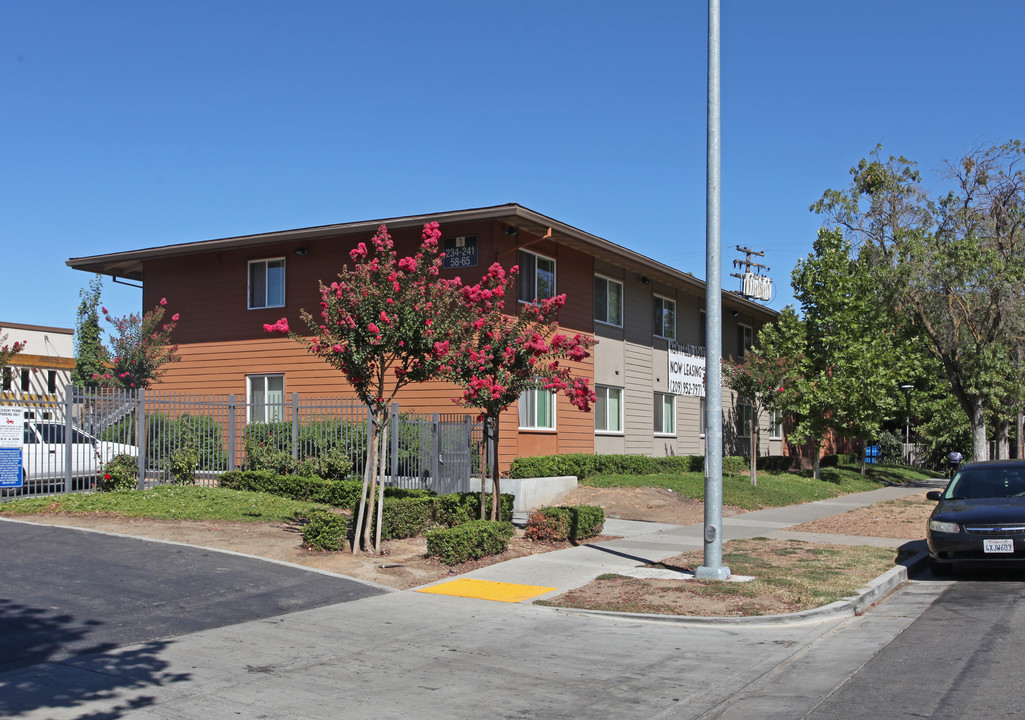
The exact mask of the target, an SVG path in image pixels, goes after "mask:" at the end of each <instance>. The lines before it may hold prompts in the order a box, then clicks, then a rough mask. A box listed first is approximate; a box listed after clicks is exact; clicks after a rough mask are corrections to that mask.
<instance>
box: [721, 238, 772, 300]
mask: <svg viewBox="0 0 1025 720" xmlns="http://www.w3.org/2000/svg"><path fill="white" fill-rule="evenodd" d="M737 252H742V253H744V254H745V256H746V257H745V258H744V259H743V260H736V259H734V261H733V267H734V269H736V268H738V267H740V266H741V265H743V266H744V272H743V273H735V272H734V273H730V277H735V278H738V279H739V280H740V294H741V295H743V296H744V297H746V298H748V299H749V300H770V299H772V280H771V279H770V278H769V277H767V276H765V275H762V271H763V270H764V271H765V272H768V271H769V270H771V269H772V268H770V267H769V266H768V265H762V264H761V263H757V262H755V261H754V260H752V259H751V256H752V255H757V256H758V257H765V253H764V252H759V251H757V250H752V249H751V248H747V247H740V245H737ZM751 268H754V269H755V271H756V273H755V274H754V276H753V277H752V273H751Z"/></svg>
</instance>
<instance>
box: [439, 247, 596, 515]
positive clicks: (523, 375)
mask: <svg viewBox="0 0 1025 720" xmlns="http://www.w3.org/2000/svg"><path fill="white" fill-rule="evenodd" d="M518 272H519V268H518V267H516V266H513V267H512V268H511V269H510V270H509V271H508V272H506V271H505V270H504V269H503V268H502V266H501V265H499V264H498V263H495V264H493V265H492V266H491V267H490V268H488V271H487V273H486V274H485V275H484V277H483V279H482V280H481V281H480V282H479V283H477V284H476V285H467V286H464V287H463V288H462V289H461V291H460V298H461V300H462V304H463V307H464V309H465V311H466V313H467V314H468V315H469V317H471V318H472V320H471V323H470V325H469V327H468V328H466V329H465V332H463V333H459V334H458V337H461V338H462V339H461V341H460V342H459V343H458V344H452V343H450V342H449V341H443V342H436V343H435V348H434V351H435V355H436V356H437V357H438V358H439V359H441V360H442V361H443V362H444V366H443V371H444V374H445V376H446V377H447V378H448V379H450V380H451V381H452V382H454V383H455V384H457V385H458V386H459V387H460V388H462V391H463V392H462V395H460V396H459V397H457V398H453V402H456V403H459V404H461V405H463V406H464V407H471V408H479V409H480V410H481V419H482V420H483V421H484V434H485V437H486V438H488V439H489V440H490V442H491V447H492V449H493V462H492V464H491V491H492V492H491V519H492V520H500V519H501V499H500V494H501V491H500V487H499V472H498V441H499V431H498V428H499V417H500V416H501V414H502V413H503V412H505V411H506V409H508V408H509V406H510V405H512V403H514V402H515V401H516V400H517V399H518V398H519V397H520V395H521V394H522V393H523V392H524V391H526V390H533V389H543V390H548V391H552V392H564V393H565V394H566V395H567V396H568V397H569V400H570V402H571V403H572V404H573V405H574V406H575V407H577V408H579V409H580V410H583V411H589V410H590V409H591V405H592V403H594V401H595V393H594V390H592V389H591V387H590V386H589V385H588V381H587V380H586V379H585V378H580V377H574V375H573V370H572V367H571V366H570V365H569V364H567V363H566V361H567V360H568V361H571V362H576V363H579V362H580V361H582V360H584V359H585V358H587V357H588V356H589V355H590V353H589V352H588V350H589V349H590V348H591V347H593V346H594V342H595V341H594V339H593V338H591V337H586V336H583V335H580V334H579V333H578V334H576V335H575V336H574V337H572V338H570V337H568V336H566V335H563V334H560V333H557V332H556V330H557V329H558V314H559V309H560V308H562V306H563V305H565V303H566V295H565V294H563V295H556V296H554V297H551V298H546V299H544V300H534V301H533V302H530V303H522V304H518V307H517V308H516V311H514V312H513V313H508V312H507V310H506V305H507V302H509V301H511V302H512V303H516V293H515V292H514V291H513V289H514V288H515V287H516V276H517V274H518ZM481 462H482V465H483V464H484V462H485V459H484V456H482V458H481ZM484 475H485V473H484V472H483V471H482V472H481V500H480V509H481V519H484V516H485V500H484V498H485V487H484Z"/></svg>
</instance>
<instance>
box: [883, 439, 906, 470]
mask: <svg viewBox="0 0 1025 720" xmlns="http://www.w3.org/2000/svg"><path fill="white" fill-rule="evenodd" d="M879 462H881V463H886V464H887V465H903V464H904V463H905V462H906V461H905V459H904V438H903V437H902V436H900V435H898V434H896V433H892V432H883V433H880V434H879Z"/></svg>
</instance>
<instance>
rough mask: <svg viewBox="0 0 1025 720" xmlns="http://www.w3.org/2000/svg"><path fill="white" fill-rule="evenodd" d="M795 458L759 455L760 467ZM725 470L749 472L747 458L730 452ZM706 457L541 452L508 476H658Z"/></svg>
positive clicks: (699, 468)
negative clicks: (554, 453) (545, 453)
mask: <svg viewBox="0 0 1025 720" xmlns="http://www.w3.org/2000/svg"><path fill="white" fill-rule="evenodd" d="M792 462H793V460H792V458H790V457H787V456H783V455H772V456H762V457H759V458H758V462H757V464H758V468H759V469H764V470H775V471H784V470H789V469H790V467H791V464H792ZM722 469H723V472H725V473H733V474H736V475H740V474H743V473H745V472H748V471H750V469H751V463H750V461H749V460H748V458H746V457H743V456H740V455H730V456H727V457H724V458H723V459H722ZM704 470H705V458H704V456H702V455H670V456H667V457H648V456H647V455H586V454H583V453H578V454H569V455H538V456H536V457H522V458H516V459H514V460H513V461H512V467H511V468H510V470H509V477H512V478H533V477H561V476H564V475H574V476H576V478H577V479H578V480H584V479H586V478H589V477H593V476H595V475H659V474H667V473H686V472H704Z"/></svg>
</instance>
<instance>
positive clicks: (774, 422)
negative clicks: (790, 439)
mask: <svg viewBox="0 0 1025 720" xmlns="http://www.w3.org/2000/svg"><path fill="white" fill-rule="evenodd" d="M769 439H770V440H782V439H783V413H781V412H780V411H779V410H773V411H772V412H770V413H769Z"/></svg>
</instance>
